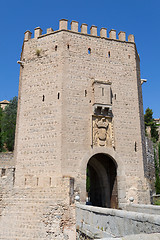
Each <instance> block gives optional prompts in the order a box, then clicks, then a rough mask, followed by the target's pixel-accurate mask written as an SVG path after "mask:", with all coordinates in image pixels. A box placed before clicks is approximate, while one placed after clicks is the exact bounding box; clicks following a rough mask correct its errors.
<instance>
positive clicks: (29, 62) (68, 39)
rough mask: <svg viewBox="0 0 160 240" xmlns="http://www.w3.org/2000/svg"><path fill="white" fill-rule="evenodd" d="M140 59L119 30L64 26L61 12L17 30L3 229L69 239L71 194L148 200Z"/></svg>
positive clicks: (12, 234)
mask: <svg viewBox="0 0 160 240" xmlns="http://www.w3.org/2000/svg"><path fill="white" fill-rule="evenodd" d="M139 62H140V60H139V56H138V53H137V50H136V45H135V42H134V36H133V35H129V36H128V41H127V40H126V34H125V32H120V33H119V34H118V39H117V37H116V31H115V30H111V31H110V32H109V37H108V36H107V29H106V28H102V29H101V30H100V36H97V27H96V26H91V28H90V34H88V29H87V24H82V25H81V32H79V30H78V22H76V21H72V22H71V30H68V21H67V20H65V19H62V20H60V24H59V30H57V31H53V29H52V28H49V29H47V33H46V34H43V35H42V30H41V28H40V27H37V28H36V29H35V32H34V38H31V32H30V31H26V32H25V37H24V43H23V47H22V54H21V61H20V65H21V66H20V84H19V106H18V117H17V132H16V144H15V161H16V167H15V168H16V170H15V178H14V187H13V189H12V191H11V192H10V194H9V193H8V195H7V194H6V195H5V196H6V197H4V200H3V201H4V204H6V208H5V210H4V213H2V217H1V225H0V227H1V228H3V229H4V230H3V231H4V232H3V234H4V235H5V237H6V239H7V237H8V239H16V238H17V239H28V240H31V239H68V238H67V236H68V237H69V239H72V240H73V239H75V235H74V233H75V229H74V223H75V222H74V221H75V216H74V198H75V196H77V195H78V196H79V197H80V202H84V203H85V202H86V201H87V202H89V204H92V205H94V206H100V207H113V208H116V207H118V204H119V203H126V202H127V201H128V199H129V198H130V197H134V199H135V202H136V203H149V191H148V187H147V183H146V180H145V177H144V163H145V159H146V155H145V139H144V137H145V132H144V124H143V105H142V91H141V79H140V66H139ZM86 179H87V184H86ZM86 185H87V187H86ZM86 189H87V190H86ZM12 214H14V220H13V219H12V218H11V216H12ZM6 225H7V226H9V232H7V230H6V231H5V226H6ZM1 234H2V233H1ZM4 235H3V236H4ZM0 236H2V235H0Z"/></svg>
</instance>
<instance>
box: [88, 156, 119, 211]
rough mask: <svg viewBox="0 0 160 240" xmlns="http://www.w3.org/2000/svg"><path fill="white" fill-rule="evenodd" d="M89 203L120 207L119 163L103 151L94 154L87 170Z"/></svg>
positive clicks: (99, 205)
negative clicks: (118, 187)
mask: <svg viewBox="0 0 160 240" xmlns="http://www.w3.org/2000/svg"><path fill="white" fill-rule="evenodd" d="M86 174H87V176H86V192H87V204H88V205H92V206H98V207H109V208H110V207H111V208H117V207H118V191H117V165H116V163H115V162H114V160H113V159H112V158H111V157H110V156H108V155H106V154H103V153H99V154H95V155H94V156H92V157H91V158H90V159H89V161H88V164H87V171H86Z"/></svg>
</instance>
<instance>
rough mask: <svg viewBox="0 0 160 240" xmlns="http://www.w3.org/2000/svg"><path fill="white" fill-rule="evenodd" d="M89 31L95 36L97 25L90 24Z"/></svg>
mask: <svg viewBox="0 0 160 240" xmlns="http://www.w3.org/2000/svg"><path fill="white" fill-rule="evenodd" d="M90 33H91V35H93V36H97V27H96V26H91V28H90Z"/></svg>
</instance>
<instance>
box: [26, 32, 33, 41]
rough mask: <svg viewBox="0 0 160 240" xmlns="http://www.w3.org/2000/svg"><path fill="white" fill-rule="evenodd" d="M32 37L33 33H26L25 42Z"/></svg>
mask: <svg viewBox="0 0 160 240" xmlns="http://www.w3.org/2000/svg"><path fill="white" fill-rule="evenodd" d="M31 35H32V33H31V32H30V31H29V30H27V31H26V32H25V33H24V40H25V41H28V40H29V39H31Z"/></svg>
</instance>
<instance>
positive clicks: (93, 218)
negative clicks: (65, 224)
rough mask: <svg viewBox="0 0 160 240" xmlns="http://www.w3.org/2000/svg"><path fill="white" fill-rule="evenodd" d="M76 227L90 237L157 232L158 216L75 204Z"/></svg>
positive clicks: (158, 225)
mask: <svg viewBox="0 0 160 240" xmlns="http://www.w3.org/2000/svg"><path fill="white" fill-rule="evenodd" d="M76 228H77V231H79V232H82V233H84V234H86V235H87V236H89V237H90V238H107V237H123V236H126V235H134V234H141V233H148V234H151V233H159V229H160V216H159V215H153V214H146V213H141V212H131V211H126V210H117V209H111V208H100V207H93V206H86V205H82V204H77V205H76Z"/></svg>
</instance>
